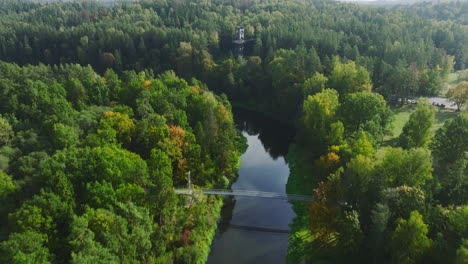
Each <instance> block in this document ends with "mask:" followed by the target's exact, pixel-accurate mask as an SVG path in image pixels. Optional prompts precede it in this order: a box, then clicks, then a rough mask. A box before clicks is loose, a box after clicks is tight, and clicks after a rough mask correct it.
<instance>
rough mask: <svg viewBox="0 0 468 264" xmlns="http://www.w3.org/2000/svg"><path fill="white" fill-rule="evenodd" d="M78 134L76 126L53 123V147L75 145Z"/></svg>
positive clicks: (61, 147) (77, 140) (60, 147)
mask: <svg viewBox="0 0 468 264" xmlns="http://www.w3.org/2000/svg"><path fill="white" fill-rule="evenodd" d="M78 142H79V134H78V131H77V129H76V128H74V127H71V126H67V125H64V124H61V123H57V124H54V127H53V131H52V143H53V146H54V147H55V149H63V148H68V147H71V146H74V145H76V144H77V143H78Z"/></svg>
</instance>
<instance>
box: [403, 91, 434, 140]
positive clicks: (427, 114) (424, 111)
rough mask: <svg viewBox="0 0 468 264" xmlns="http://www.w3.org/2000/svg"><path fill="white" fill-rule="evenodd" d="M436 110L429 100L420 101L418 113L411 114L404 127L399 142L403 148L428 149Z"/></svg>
mask: <svg viewBox="0 0 468 264" xmlns="http://www.w3.org/2000/svg"><path fill="white" fill-rule="evenodd" d="M434 112H435V111H434V109H433V107H432V106H431V105H430V104H429V101H427V100H419V104H418V106H417V107H416V111H414V112H413V113H411V115H410V118H409V120H408V121H407V122H406V124H405V126H404V127H403V132H402V133H401V135H400V137H399V138H398V140H399V145H400V146H401V147H402V148H405V149H409V148H423V147H427V146H428V144H429V141H430V140H431V137H432V130H431V129H432V124H433V123H434V118H435V115H434Z"/></svg>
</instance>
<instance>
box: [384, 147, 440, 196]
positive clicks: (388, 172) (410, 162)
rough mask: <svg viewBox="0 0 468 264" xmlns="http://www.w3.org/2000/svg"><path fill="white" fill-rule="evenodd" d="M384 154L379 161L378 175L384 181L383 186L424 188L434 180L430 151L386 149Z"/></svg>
mask: <svg viewBox="0 0 468 264" xmlns="http://www.w3.org/2000/svg"><path fill="white" fill-rule="evenodd" d="M382 152H383V153H380V155H379V159H378V161H377V164H378V165H377V167H378V169H377V173H378V174H379V176H380V177H379V178H380V179H381V180H382V181H383V182H382V184H383V186H389V187H397V186H401V185H408V186H422V185H424V184H425V183H426V181H427V180H429V179H432V164H431V156H430V152H429V151H428V150H426V149H421V148H413V149H410V150H403V149H401V148H385V149H383V151H382ZM383 186H381V187H383Z"/></svg>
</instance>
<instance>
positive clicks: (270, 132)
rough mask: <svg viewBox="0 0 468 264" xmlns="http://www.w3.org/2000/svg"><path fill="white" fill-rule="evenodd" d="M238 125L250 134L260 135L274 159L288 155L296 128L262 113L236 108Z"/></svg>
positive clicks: (235, 114)
mask: <svg viewBox="0 0 468 264" xmlns="http://www.w3.org/2000/svg"><path fill="white" fill-rule="evenodd" d="M234 119H235V122H236V127H237V128H238V129H239V130H241V131H246V132H247V134H249V135H258V138H259V139H260V141H261V143H262V145H263V147H264V148H265V150H266V151H267V152H268V154H270V156H271V157H272V158H273V159H275V160H276V159H277V158H278V157H281V156H286V154H287V153H288V149H289V144H290V143H291V142H292V140H293V138H294V132H295V131H294V128H293V127H292V126H288V125H284V124H281V123H280V122H278V121H276V120H273V119H271V118H270V117H267V116H265V115H262V114H260V113H256V112H252V111H248V110H243V109H234Z"/></svg>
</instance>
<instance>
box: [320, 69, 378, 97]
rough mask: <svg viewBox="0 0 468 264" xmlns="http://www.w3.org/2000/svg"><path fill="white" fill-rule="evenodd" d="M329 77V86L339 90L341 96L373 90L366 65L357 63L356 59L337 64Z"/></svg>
mask: <svg viewBox="0 0 468 264" xmlns="http://www.w3.org/2000/svg"><path fill="white" fill-rule="evenodd" d="M328 79H329V80H328V87H330V88H332V89H335V90H337V91H338V92H339V93H340V97H344V96H345V95H346V94H348V93H356V92H370V91H371V90H372V82H371V79H370V75H369V72H368V71H367V70H366V69H365V68H364V67H362V66H358V65H356V63H355V62H354V61H349V62H348V63H340V62H338V63H337V64H335V66H334V68H333V71H332V73H331V75H330V76H329V78H328Z"/></svg>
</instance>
